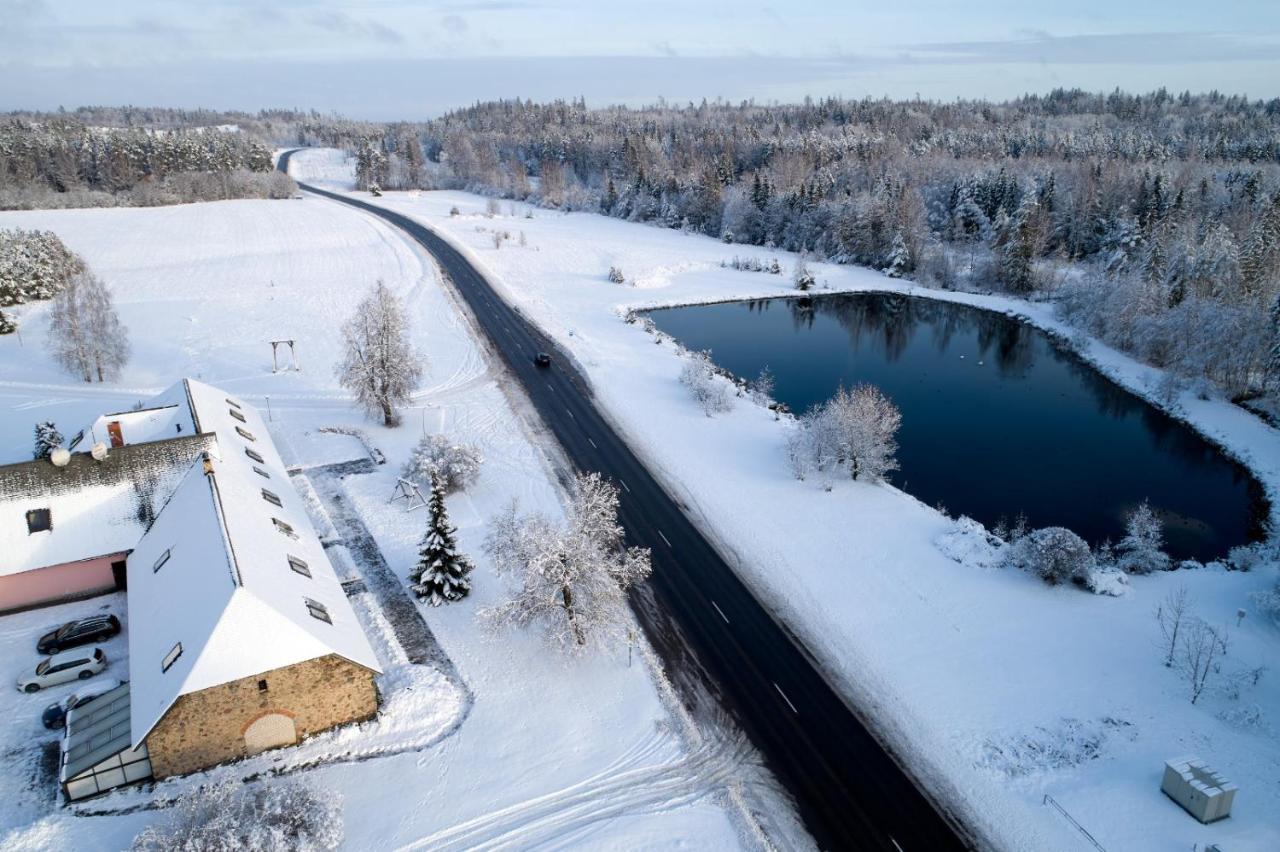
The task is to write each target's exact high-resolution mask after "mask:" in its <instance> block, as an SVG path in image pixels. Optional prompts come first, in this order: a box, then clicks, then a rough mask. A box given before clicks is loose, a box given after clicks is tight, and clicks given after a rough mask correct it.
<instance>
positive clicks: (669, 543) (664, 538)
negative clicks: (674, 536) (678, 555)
mask: <svg viewBox="0 0 1280 852" xmlns="http://www.w3.org/2000/svg"><path fill="white" fill-rule="evenodd" d="M658 535H662V530H658ZM662 540H663V541H667V537H666V536H665V535H662ZM667 547H671V542H669V541H667Z"/></svg>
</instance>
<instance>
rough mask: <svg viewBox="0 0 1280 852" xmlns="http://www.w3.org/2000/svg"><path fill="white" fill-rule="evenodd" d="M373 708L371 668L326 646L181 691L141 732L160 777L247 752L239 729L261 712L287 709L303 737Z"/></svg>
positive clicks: (358, 717)
mask: <svg viewBox="0 0 1280 852" xmlns="http://www.w3.org/2000/svg"><path fill="white" fill-rule="evenodd" d="M264 687H265V688H264ZM377 711H378V693H377V688H376V687H375V685H374V673H373V672H371V671H369V670H368V669H366V668H364V667H362V666H358V665H356V664H355V663H352V662H350V661H348V660H345V659H343V658H342V657H339V656H337V655H334V654H330V655H328V656H325V657H319V658H317V659H314V660H308V661H307V662H305V663H298V664H296V665H292V666H287V667H285V668H281V669H275V670H274V671H269V672H264V673H262V674H258V675H253V676H252V677H247V678H242V679H241V680H236V681H232V682H231V683H224V684H222V685H220V686H214V687H210V688H209V689H203V690H200V691H199V692H193V693H190V694H188V695H183V696H181V697H180V698H178V700H177V701H176V702H175V703H174V705H173V706H172V707H171V708H169V712H168V713H166V714H165V715H164V717H163V718H162V719H161V720H160V721H159V723H157V724H156V726H155V728H153V729H152V731H151V733H150V734H148V735H147V748H148V750H149V751H150V753H151V763H152V767H153V768H154V770H155V775H156V777H157V778H164V777H166V776H169V775H182V774H185V773H187V772H194V771H196V770H198V769H203V768H205V767H208V766H213V765H214V764H218V763H225V762H227V761H229V760H235V759H237V758H241V757H245V756H247V755H248V754H251V753H252V752H251V750H250V749H249V748H248V747H247V746H246V744H245V731H246V730H248V729H249V726H250V725H252V724H253V723H254V722H256V721H258V720H259V719H262V718H263V717H264V716H269V715H272V714H280V715H283V716H287V717H289V718H290V719H292V720H293V722H294V726H295V728H296V731H297V737H298V739H299V740H301V739H304V738H305V737H308V736H311V735H312V734H316V733H319V732H320V731H324V730H328V729H329V728H332V727H335V726H337V725H343V724H346V723H348V722H357V721H361V720H364V719H369V718H371V717H372V716H373V715H374V714H375V713H377Z"/></svg>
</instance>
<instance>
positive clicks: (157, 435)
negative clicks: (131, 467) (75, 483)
mask: <svg viewBox="0 0 1280 852" xmlns="http://www.w3.org/2000/svg"><path fill="white" fill-rule="evenodd" d="M112 423H116V424H118V428H119V430H120V437H121V439H123V441H124V442H125V444H126V445H128V444H145V443H150V442H152V441H164V440H168V439H169V438H178V437H181V436H183V435H190V434H193V433H194V432H195V431H196V428H195V424H194V423H193V422H192V419H191V407H190V404H189V402H188V400H187V398H186V386H185V385H184V384H183V383H182V382H178V383H177V384H176V385H173V386H172V387H170V388H169V389H168V390H166V391H165V392H164V393H162V394H160V395H159V396H157V397H155V398H154V399H152V400H150V401H149V402H147V403H146V406H145V407H144V408H138V409H134V410H132V411H118V412H114V413H109V414H103V415H101V416H100V417H98V418H97V419H96V420H94V421H93V422H92V423H90V424H89V425H88V426H87V427H85V429H84V430H83V431H82V432H79V433H77V434H76V435H71V436H69V439H68V440H69V442H70V443H73V444H75V446H74V447H71V448H72V449H77V450H88V449H89V448H90V447H92V446H93V445H94V444H95V443H97V442H98V441H101V442H103V443H105V444H110V443H111V432H110V428H109V427H110V424H112ZM77 438H79V441H78V442H77V440H76V439H77Z"/></svg>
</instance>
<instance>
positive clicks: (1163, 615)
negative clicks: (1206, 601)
mask: <svg viewBox="0 0 1280 852" xmlns="http://www.w3.org/2000/svg"><path fill="white" fill-rule="evenodd" d="M1190 612H1191V601H1190V600H1189V599H1188V597H1187V587H1186V586H1179V587H1178V589H1177V590H1176V591H1173V592H1170V593H1169V594H1168V595H1167V596H1166V597H1165V599H1164V602H1163V603H1162V604H1160V606H1159V607H1157V608H1156V621H1157V622H1159V624H1160V635H1162V636H1163V637H1164V650H1165V655H1164V665H1165V668H1173V658H1174V655H1175V654H1177V652H1178V635H1179V634H1180V633H1181V632H1182V627H1183V624H1185V623H1186V620H1187V619H1188V618H1189V617H1190Z"/></svg>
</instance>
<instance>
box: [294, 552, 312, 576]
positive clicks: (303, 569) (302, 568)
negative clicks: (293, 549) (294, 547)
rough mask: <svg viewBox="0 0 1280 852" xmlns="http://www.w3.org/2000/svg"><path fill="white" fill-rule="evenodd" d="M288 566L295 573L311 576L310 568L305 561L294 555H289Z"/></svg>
mask: <svg viewBox="0 0 1280 852" xmlns="http://www.w3.org/2000/svg"><path fill="white" fill-rule="evenodd" d="M289 567H290V568H292V569H293V571H294V573H296V574H301V575H302V576H304V577H310V576H311V568H310V567H308V565H307V563H305V562H303V561H302V560H301V559H299V558H298V557H296V556H290V557H289Z"/></svg>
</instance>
